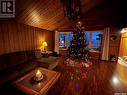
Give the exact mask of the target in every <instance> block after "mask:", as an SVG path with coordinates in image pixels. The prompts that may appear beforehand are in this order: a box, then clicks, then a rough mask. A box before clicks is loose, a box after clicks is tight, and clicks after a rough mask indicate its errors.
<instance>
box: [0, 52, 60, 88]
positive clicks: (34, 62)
mask: <svg viewBox="0 0 127 95" xmlns="http://www.w3.org/2000/svg"><path fill="white" fill-rule="evenodd" d="M58 59H59V58H58V57H53V56H49V57H46V58H44V57H43V56H42V54H41V52H40V50H31V51H19V52H13V53H8V54H3V55H0V87H1V86H2V85H4V84H5V83H8V82H11V81H13V80H15V79H17V78H19V77H21V76H22V75H24V74H26V73H27V72H29V71H31V70H32V69H35V68H36V67H38V66H41V67H44V68H47V69H53V68H55V67H56V66H57V65H58V62H59V61H58Z"/></svg>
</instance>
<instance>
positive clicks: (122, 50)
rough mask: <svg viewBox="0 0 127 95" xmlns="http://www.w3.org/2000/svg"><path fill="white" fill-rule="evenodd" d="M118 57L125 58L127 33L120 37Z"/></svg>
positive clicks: (126, 53)
mask: <svg viewBox="0 0 127 95" xmlns="http://www.w3.org/2000/svg"><path fill="white" fill-rule="evenodd" d="M119 56H120V57H123V56H127V32H125V33H123V34H122V35H121V42H120V50H119Z"/></svg>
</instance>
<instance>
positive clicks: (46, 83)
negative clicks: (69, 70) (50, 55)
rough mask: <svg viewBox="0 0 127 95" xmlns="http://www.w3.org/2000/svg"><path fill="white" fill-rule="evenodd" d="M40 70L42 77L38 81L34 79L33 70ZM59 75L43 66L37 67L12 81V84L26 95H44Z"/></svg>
mask: <svg viewBox="0 0 127 95" xmlns="http://www.w3.org/2000/svg"><path fill="white" fill-rule="evenodd" d="M38 69H39V70H40V71H41V72H42V73H43V75H44V78H43V79H42V81H40V82H36V81H34V79H33V77H34V76H35V72H36V71H37V70H38ZM59 77H60V73H59V72H55V71H51V70H48V69H45V68H37V69H35V70H33V71H31V72H30V73H28V74H26V75H25V76H23V77H21V78H20V79H18V80H16V81H14V82H13V83H12V84H13V85H14V86H15V87H16V88H17V89H19V90H21V91H23V92H25V93H26V94H28V95H45V94H46V93H47V92H48V90H49V89H50V88H51V87H52V86H53V85H54V84H55V83H56V81H57V80H58V78H59Z"/></svg>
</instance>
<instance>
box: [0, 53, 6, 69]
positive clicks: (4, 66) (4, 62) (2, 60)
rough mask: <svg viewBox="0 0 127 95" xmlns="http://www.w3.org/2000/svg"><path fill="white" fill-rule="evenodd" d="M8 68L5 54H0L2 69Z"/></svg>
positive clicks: (0, 67) (0, 66)
mask: <svg viewBox="0 0 127 95" xmlns="http://www.w3.org/2000/svg"><path fill="white" fill-rule="evenodd" d="M6 68H7V63H6V59H5V57H4V55H0V71H1V70H4V69H6Z"/></svg>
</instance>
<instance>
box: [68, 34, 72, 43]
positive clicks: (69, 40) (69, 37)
mask: <svg viewBox="0 0 127 95" xmlns="http://www.w3.org/2000/svg"><path fill="white" fill-rule="evenodd" d="M72 37H73V34H72V33H69V34H68V45H70V44H71V40H72Z"/></svg>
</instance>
